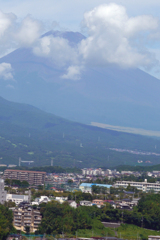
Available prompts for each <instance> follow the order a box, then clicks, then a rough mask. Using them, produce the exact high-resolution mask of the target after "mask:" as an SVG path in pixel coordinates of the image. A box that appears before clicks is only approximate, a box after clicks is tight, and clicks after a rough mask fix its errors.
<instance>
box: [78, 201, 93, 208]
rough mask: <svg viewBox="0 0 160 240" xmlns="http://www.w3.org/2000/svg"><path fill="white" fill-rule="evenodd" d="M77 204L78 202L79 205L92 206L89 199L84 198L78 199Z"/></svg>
mask: <svg viewBox="0 0 160 240" xmlns="http://www.w3.org/2000/svg"><path fill="white" fill-rule="evenodd" d="M79 204H80V206H87V207H92V206H93V204H92V202H91V201H86V200H83V201H80V202H79Z"/></svg>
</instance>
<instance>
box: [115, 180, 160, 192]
mask: <svg viewBox="0 0 160 240" xmlns="http://www.w3.org/2000/svg"><path fill="white" fill-rule="evenodd" d="M129 185H130V186H131V187H135V188H137V189H138V190H140V191H143V192H149V191H154V192H160V183H148V182H147V179H145V180H144V182H132V181H117V182H116V183H115V184H114V187H124V188H127V186H129Z"/></svg>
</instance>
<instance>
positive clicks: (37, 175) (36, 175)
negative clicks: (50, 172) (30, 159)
mask: <svg viewBox="0 0 160 240" xmlns="http://www.w3.org/2000/svg"><path fill="white" fill-rule="evenodd" d="M45 177H46V172H39V171H26V170H13V169H6V170H5V171H4V176H3V178H4V179H16V180H20V181H27V182H28V183H29V184H30V185H35V186H38V185H42V184H44V182H45Z"/></svg>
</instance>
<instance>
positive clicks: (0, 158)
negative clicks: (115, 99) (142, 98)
mask: <svg viewBox="0 0 160 240" xmlns="http://www.w3.org/2000/svg"><path fill="white" fill-rule="evenodd" d="M0 109H1V111H0V164H5V163H6V164H11V163H14V164H18V159H19V157H21V158H22V160H25V161H26V160H27V161H28V160H29V161H34V164H33V166H47V165H50V163H51V160H53V164H54V166H55V165H56V166H57V165H59V166H62V167H78V168H82V167H111V166H117V165H119V164H130V165H135V164H137V161H138V160H139V159H140V160H142V161H143V164H144V165H148V164H157V163H158V161H159V158H160V157H158V156H155V155H152V156H141V155H133V154H130V153H127V152H124V153H120V152H116V151H111V150H109V148H125V149H131V150H136V151H137V150H138V151H147V152H149V151H150V152H156V153H160V141H159V140H158V139H153V138H149V137H143V136H140V135H134V134H128V133H123V132H116V131H113V130H107V129H102V128H98V127H94V126H89V125H84V124H79V123H76V122H71V121H68V120H65V119H63V118H60V117H57V116H55V115H53V114H50V113H46V112H43V111H41V110H39V109H38V108H35V107H32V106H30V105H27V104H19V103H13V102H9V101H7V100H5V99H3V98H0ZM155 146H156V148H155ZM148 161H150V162H151V163H148ZM145 162H146V163H145Z"/></svg>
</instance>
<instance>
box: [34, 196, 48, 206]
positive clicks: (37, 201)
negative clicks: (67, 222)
mask: <svg viewBox="0 0 160 240" xmlns="http://www.w3.org/2000/svg"><path fill="white" fill-rule="evenodd" d="M50 201H51V200H50V199H49V197H47V196H41V197H40V198H36V199H35V200H34V201H33V202H32V205H39V204H41V203H48V202H50Z"/></svg>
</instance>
